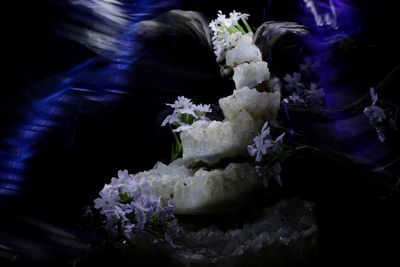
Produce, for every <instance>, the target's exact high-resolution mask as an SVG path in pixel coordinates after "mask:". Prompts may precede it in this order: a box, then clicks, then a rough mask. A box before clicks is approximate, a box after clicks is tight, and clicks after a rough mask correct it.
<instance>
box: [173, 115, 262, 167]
mask: <svg viewBox="0 0 400 267" xmlns="http://www.w3.org/2000/svg"><path fill="white" fill-rule="evenodd" d="M262 124H263V121H262V120H261V119H254V118H253V117H252V116H251V115H250V114H249V113H248V112H247V111H246V110H242V111H240V112H239V113H238V114H237V116H236V117H235V118H234V119H233V120H225V121H222V122H220V121H211V122H205V121H197V122H195V123H194V124H193V125H192V128H191V129H189V130H187V131H183V132H181V135H180V137H181V140H182V145H183V160H184V162H185V164H186V165H188V166H196V165H203V164H206V165H213V164H216V163H218V162H220V161H221V160H222V159H229V158H234V157H237V156H240V155H243V156H244V155H247V149H246V148H247V145H249V144H251V143H252V141H253V138H254V136H255V135H256V134H257V133H258V132H259V131H260V129H261V127H262Z"/></svg>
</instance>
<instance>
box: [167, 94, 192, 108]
mask: <svg viewBox="0 0 400 267" xmlns="http://www.w3.org/2000/svg"><path fill="white" fill-rule="evenodd" d="M166 105H167V106H170V107H171V108H175V109H187V108H190V107H191V106H192V105H193V103H192V100H190V99H189V98H186V97H184V96H178V99H177V100H175V103H174V104H166Z"/></svg>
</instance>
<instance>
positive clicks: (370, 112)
mask: <svg viewBox="0 0 400 267" xmlns="http://www.w3.org/2000/svg"><path fill="white" fill-rule="evenodd" d="M370 94H371V101H372V104H371V106H368V107H366V108H365V109H364V115H365V116H367V118H368V120H369V123H370V124H371V125H375V124H378V123H380V122H382V121H383V120H385V119H386V115H385V112H384V111H383V109H381V108H380V107H378V106H377V105H376V103H377V102H378V94H377V93H376V92H375V89H374V88H373V87H371V88H370Z"/></svg>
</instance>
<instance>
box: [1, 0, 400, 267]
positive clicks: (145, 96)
mask: <svg viewBox="0 0 400 267" xmlns="http://www.w3.org/2000/svg"><path fill="white" fill-rule="evenodd" d="M60 2H61V3H62V1H57V3H56V2H53V1H50V0H48V1H46V0H36V1H5V2H4V3H2V10H3V16H2V20H3V22H2V25H3V26H2V32H1V34H2V36H3V37H2V38H1V39H2V61H1V62H2V68H1V72H2V76H1V77H2V79H1V89H0V160H1V161H0V179H1V180H0V190H1V191H0V192H1V193H2V194H1V195H0V201H1V202H0V209H1V217H0V218H1V219H0V266H3V263H2V262H4V266H6V265H7V264H16V265H17V264H26V265H29V264H34V263H35V262H40V260H42V259H51V262H53V263H54V262H57V260H59V261H60V264H65V262H68V261H72V260H73V256H74V252H73V251H74V250H73V249H71V247H73V245H71V244H72V243H68V245H65V244H64V243H63V242H64V241H60V240H61V239H63V238H64V239H68V235H67V234H66V233H67V232H68V233H69V234H73V235H76V236H78V237H79V238H83V239H84V237H82V236H84V235H85V234H84V233H82V231H81V230H79V229H78V228H79V227H78V225H79V224H80V223H81V215H82V213H83V209H84V207H85V206H86V205H88V204H91V203H92V201H93V199H94V198H96V197H97V194H98V192H99V190H100V189H101V188H102V186H103V185H104V183H106V182H108V181H109V180H110V178H111V177H113V176H115V175H116V173H117V171H118V170H120V169H128V170H129V172H131V173H135V172H138V171H142V170H146V169H150V168H152V167H153V166H154V164H155V163H156V162H157V161H159V160H162V161H164V162H168V161H169V155H170V149H171V144H172V140H173V138H172V135H171V134H170V131H169V129H167V128H162V127H161V126H160V124H161V122H162V120H163V118H164V117H165V116H166V115H167V114H168V112H169V110H168V109H167V107H166V106H165V105H164V103H171V102H172V101H174V99H175V98H176V97H177V96H178V95H185V96H187V97H190V98H192V99H194V100H195V101H197V102H201V103H213V104H217V101H218V99H219V98H220V97H222V96H226V95H228V94H230V93H231V91H232V88H233V83H232V82H231V81H228V80H224V79H222V78H221V77H220V74H219V68H218V66H217V65H216V64H215V58H214V55H213V53H212V51H211V50H209V49H207V48H205V47H203V46H201V45H199V44H198V43H197V42H196V40H195V39H193V38H191V37H190V36H174V35H169V36H164V37H162V38H161V40H157V42H151V41H149V42H148V43H145V44H144V48H145V49H142V50H141V53H143V55H142V57H141V58H140V59H139V60H138V61H137V62H136V64H137V65H136V67H134V68H133V69H132V70H131V71H132V74H131V75H132V76H131V77H132V80H131V81H130V82H129V83H127V84H125V89H126V91H125V93H123V94H115V99H114V98H113V100H112V101H111V100H110V99H108V98H107V97H106V96H102V97H104V99H99V96H98V95H96V94H92V93H91V92H90V90H89V91H84V90H76V93H75V94H74V95H69V96H65V97H64V98H63V97H60V95H59V94H55V93H56V92H62V90H63V88H62V87H63V84H64V83H65V84H66V83H68V78H70V77H76V75H78V74H79V73H80V71H82V72H85V71H87V70H88V69H89V70H90V73H91V74H90V75H89V74H88V75H87V76H86V80H87V79H90V80H92V81H95V80H96V79H99V80H102V79H104V80H107V79H106V78H105V77H102V74H101V72H100V71H98V72H96V70H97V69H99V70H100V69H102V68H103V67H104V66H107V64H109V63H108V62H107V60H106V59H102V58H99V57H97V55H96V54H95V53H94V52H92V51H91V50H90V49H88V48H87V47H85V46H84V45H82V44H79V43H77V42H74V41H72V40H69V39H66V38H64V37H63V36H62V35H61V34H60V32H59V29H60V27H62V25H63V23H64V22H66V21H67V20H68V19H70V16H69V15H70V8H67V7H66V6H65V5H63V4H60ZM333 2H335V1H333ZM341 2H345V3H346V2H347V3H349V4H350V5H352V6H353V7H354V9H355V10H356V14H357V16H355V17H354V18H347V19H348V20H346V21H348V22H350V21H351V20H352V19H354V22H353V23H355V25H357V26H355V27H356V31H355V32H354V35H352V36H349V38H347V39H346V40H345V41H346V42H347V43H345V45H348V47H349V48H348V49H347V50H343V51H342V52H340V53H338V54H335V55H334V57H333V58H332V60H331V61H332V62H333V64H335V65H336V66H340V68H342V70H341V72H340V75H342V79H340V83H341V84H342V90H339V89H338V90H339V92H338V94H339V95H341V97H339V98H337V99H336V100H335V101H334V104H332V105H335V106H341V105H344V104H347V103H350V102H352V101H354V100H355V99H357V98H358V97H359V96H360V95H361V94H364V93H366V92H368V90H369V87H371V86H376V85H377V84H379V82H380V81H381V80H382V79H384V77H385V76H386V75H388V74H389V73H390V72H391V71H392V70H393V69H395V67H396V66H398V65H399V63H400V57H399V54H400V53H399V48H400V41H399V38H397V35H398V32H399V30H398V29H399V26H400V23H399V21H398V20H399V13H398V9H397V8H396V6H397V5H396V1H388V0H387V1H369V0H368V1H350V0H349V1H341ZM301 4H302V2H301V1H296V0H283V1H282V0H276V1H274V0H271V1H228V0H222V1H209V0H203V1H201V0H195V1H189V0H188V1H183V0H182V1H180V2H179V3H178V5H177V6H176V7H178V8H181V9H184V10H196V11H200V12H203V13H204V14H205V15H206V17H207V18H208V19H213V18H214V17H215V16H216V13H217V11H218V10H219V9H222V10H224V11H225V12H229V11H230V10H234V9H235V10H237V11H243V12H246V13H249V14H251V19H250V22H251V24H252V25H254V26H256V25H259V24H260V23H261V22H263V21H264V20H291V21H295V20H296V19H298V18H299V17H300V16H302V15H304V11H302V10H301V8H300V6H301ZM166 9H168V8H166ZM286 41H287V42H289V43H290V42H291V41H293V40H286ZM293 43H294V44H296V42H293ZM297 48H298V47H297ZM296 51H297V50H296V45H295V46H294V48H293V49H289V50H287V51H280V50H279V49H277V51H276V52H275V54H274V55H276V57H275V58H273V62H272V64H271V68H272V69H273V70H274V68H275V70H276V73H277V74H278V75H279V76H280V77H282V75H284V71H285V69H286V68H287V69H286V70H287V72H293V71H294V70H295V67H294V65H295V64H294V63H293V61H292V60H291V58H292V57H293V56H294V55H296ZM93 57H97V59H95V60H94V61H91V62H88V63H87V65H85V66H81V64H82V63H83V62H86V61H87V60H89V59H91V58H93ZM294 61H296V62H297V63H298V62H299V58H297V59H295V60H294ZM297 63H296V64H297ZM77 66H81V67H82V69H78V70H75V71H74V70H73V69H74V68H76V67H77ZM71 70H72V71H71ZM67 73H68V74H67ZM77 73H78V74H77ZM96 73H97V74H96ZM88 77H89V78H88ZM76 86H77V87H81V88H86V87H85V84H83V83H78V84H76ZM107 86H110V88H109V89H110V90H113V89H115V88H111V86H112V84H111V83H110V84H107V83H106V82H105V83H104V87H107ZM399 86H400V84H399V82H398V80H397V88H394V87H395V86H392V88H391V89H390V90H387V91H385V93H383V94H382V95H379V96H380V97H382V98H386V99H387V100H390V101H392V102H394V103H397V104H398V103H399V96H400V94H399V93H398V92H397V90H399V89H400V87H399ZM91 89H93V88H91ZM331 93H332V92H331ZM54 94H55V95H54ZM49 97H50V98H51V97H53V98H57V99H58V100H60V101H61V102H63V101H64V102H63V103H64V104H63V106H62V110H63V115H62V116H61V118H59V119H57V120H47V124H46V123H44V124H42V126H44V127H47V130H46V131H45V132H43V131H42V132H41V137H40V138H39V139H38V140H39V141H37V142H35V143H34V144H33V145H30V144H29V138H33V137H32V136H28V135H27V136H25V137H24V136H23V133H21V131H23V130H24V126H23V125H24V123H25V122H26V123H28V122H27V121H28V120H30V119H32V118H34V116H35V114H39V115H40V114H41V112H46V110H44V111H43V110H42V109H54V110H56V109H57V106H54V105H47V104H46V103H48V102H49V101H50V102H51V100H49ZM113 97H114V95H113ZM83 98H85V99H86V100H85V101H80V100H79V99H83ZM76 99H77V100H76ZM75 100H76V102H77V103H79V104H76V105H74V104H72V103H73V102H74V101H75ZM102 100H104V101H102ZM46 101H48V102H46ZM43 103H45V104H43ZM41 105H43V107H41ZM54 114H56V115H55V116H57V112H56V111H55V113H54ZM54 114H53V115H54ZM46 118H47V117H41V116H38V118H37V120H41V119H44V120H46ZM300 121H302V120H300ZM37 123H38V125H40V122H39V121H37ZM53 123H54V124H53ZM299 125H300V127H301V123H299ZM346 125H347V126H348V127H350V128H352V127H354V125H352V123H351V122H348V124H346ZM303 130H305V131H309V132H310V135H311V136H315V140H316V142H317V143H318V144H321V145H322V146H324V145H329V146H333V147H335V148H337V149H338V150H339V151H341V152H343V153H352V152H354V153H355V154H357V153H361V152H360V151H361V150H363V147H364V146H365V147H367V146H371V142H373V141H372V140H375V141H376V142H377V140H376V137H375V135H374V132H373V131H372V130H371V131H370V132H369V133H367V136H371V138H366V141H365V142H367V143H362V142H361V141H360V139H357V138H353V139H351V138H348V139H346V140H345V141H343V142H342V143H340V142H339V141H338V143H335V142H336V141H337V140H339V139H335V138H337V136H336V137H335V136H333V137H332V136H331V135H335V134H338V133H336V132H330V133H328V131H329V128H328V126H326V125H322V124H321V125H320V124H318V123H316V124H312V123H311V124H310V123H308V124H307V125H305V126H304V129H303ZM25 133H26V132H25ZM363 140H364V139H363ZM18 142H20V143H18ZM24 142H27V143H28V144H27V143H24ZM378 145H379V144H378ZM18 147H20V148H21V147H22V148H23V149H20V150H18ZM398 148H399V146H398V140H393V138H392V139H390V138H388V140H387V142H386V143H385V144H384V145H382V146H380V147H379V148H376V150H375V151H380V152H381V153H382V154H384V155H385V159H382V158H379V160H386V161H390V160H397V158H398V156H399V155H398V154H399V153H398V151H399V150H398ZM357 155H359V154H357ZM16 157H17V158H18V157H20V158H23V160H21V161H18V160H16V161H13V159H15V158H16ZM379 160H378V161H379ZM18 164H19V165H18ZM287 165H288V166H290V168H287V169H286V170H285V171H284V178H283V179H284V184H285V177H287V178H286V179H287V181H286V187H285V186H284V187H283V188H282V189H278V190H280V194H281V195H282V196H283V197H293V196H296V197H301V198H305V199H309V200H312V201H315V202H316V203H317V212H318V214H317V216H318V219H319V223H320V230H321V240H322V243H321V255H320V256H319V257H318V259H316V262H315V264H316V266H330V265H335V264H336V265H337V264H357V265H361V264H366V263H372V264H373V265H376V266H388V265H389V262H393V261H397V263H399V261H398V251H399V245H398V244H399V240H400V239H399V238H400V236H399V229H398V226H399V225H400V224H399V223H400V222H399V220H398V219H397V218H396V214H398V209H399V206H398V203H399V194H398V193H397V192H392V191H390V190H389V189H387V187H385V186H386V185H385V184H384V183H382V184H381V183H379V180H377V179H375V178H374V177H368V175H364V174H362V172H361V171H360V169H359V168H358V167H354V166H352V165H351V164H350V163H348V164H347V165H346V164H342V163H337V162H335V161H333V160H332V161H331V160H327V159H321V158H319V157H316V156H314V155H312V154H310V155H307V157H304V158H302V159H301V158H300V159H296V160H294V159H293V160H292V161H290V162H288V163H287ZM13 168H14V169H20V170H21V172H17V171H16V172H13V171H12V170H11V171H10V169H13ZM396 168H397V169H396ZM396 170H397V174H399V172H398V171H399V168H398V165H397V167H393V169H392V171H393V172H396ZM13 177H14V178H15V179H14V180H16V181H17V182H15V184H14V185H15V189H16V192H17V193H15V192H14V189H12V188H11V189H10V188H8V185H7V183H8V181H9V180H10V179H12V178H13ZM7 179H8V180H7ZM385 182H387V181H385ZM14 193H15V194H14ZM10 194H11V195H10ZM39 225H40V226H41V227H42V228H40V227H39ZM49 225H52V227H57V229H62V231H66V232H65V235H64V234H62V233H60V232H57V231H56V228H54V229H53V228H51V227H50V226H49ZM39 228H40V229H41V230H38V229H39ZM46 229H47V230H49V231H50V232H46V231H45V230H46ZM51 230H54V231H53V232H51ZM59 231H61V230H59ZM60 236H61V237H60ZM64 239H63V240H64ZM74 240H75V239H74ZM76 242H78V241H76ZM79 242H80V241H79ZM79 242H78V243H79ZM63 244H64V245H63ZM66 247H67V248H68V249H66ZM71 251H72V252H71ZM16 255H17V256H16ZM33 255H36V256H37V258H35V257H34V256H33ZM18 259H20V260H18Z"/></svg>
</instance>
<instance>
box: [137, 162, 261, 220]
mask: <svg viewBox="0 0 400 267" xmlns="http://www.w3.org/2000/svg"><path fill="white" fill-rule="evenodd" d="M135 176H136V177H139V178H143V179H148V180H149V181H151V182H152V183H153V184H154V185H155V190H156V192H157V194H158V195H160V196H161V199H162V200H163V202H165V203H167V202H168V200H169V199H172V201H173V203H174V207H175V210H174V212H175V213H176V214H208V213H215V212H221V211H222V212H227V211H232V210H235V209H237V208H239V207H240V206H242V204H243V203H244V202H245V201H246V198H247V196H248V194H249V193H250V192H252V191H254V190H255V189H256V188H259V187H260V185H261V181H260V178H259V177H258V175H257V174H256V172H255V170H254V167H253V166H252V165H251V164H249V163H241V164H236V163H231V164H229V165H228V166H227V167H226V168H222V169H213V170H206V169H204V168H200V169H198V170H193V169H188V168H187V167H185V165H184V164H183V161H182V159H177V160H175V161H173V162H172V163H170V164H169V165H165V164H163V163H161V162H158V163H157V164H156V166H155V167H154V168H153V169H152V170H149V171H145V172H141V173H138V174H136V175H135Z"/></svg>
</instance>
